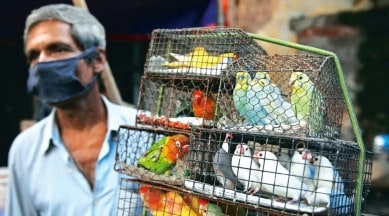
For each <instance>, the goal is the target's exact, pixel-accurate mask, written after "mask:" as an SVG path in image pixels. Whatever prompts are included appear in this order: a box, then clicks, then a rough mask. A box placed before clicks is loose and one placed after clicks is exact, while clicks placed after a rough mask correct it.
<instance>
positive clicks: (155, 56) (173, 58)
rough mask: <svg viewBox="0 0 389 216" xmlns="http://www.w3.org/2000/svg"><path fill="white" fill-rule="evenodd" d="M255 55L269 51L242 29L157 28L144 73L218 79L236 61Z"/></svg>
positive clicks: (153, 33)
mask: <svg viewBox="0 0 389 216" xmlns="http://www.w3.org/2000/svg"><path fill="white" fill-rule="evenodd" d="M252 54H257V55H264V54H266V52H265V50H264V49H262V48H261V47H260V46H259V45H258V44H257V43H256V42H255V41H254V40H253V39H252V38H250V37H249V36H248V35H247V34H246V33H245V32H243V31H242V30H240V29H235V28H224V27H212V28H186V29H156V30H154V31H153V32H152V35H151V42H150V47H149V51H148V53H147V56H146V63H145V71H144V72H145V74H146V75H150V74H154V75H160V74H164V73H166V74H169V75H170V76H171V77H172V76H217V75H220V73H221V71H222V70H223V69H225V68H226V67H227V66H228V64H229V63H231V62H232V61H233V60H234V59H236V58H239V57H244V56H248V55H252Z"/></svg>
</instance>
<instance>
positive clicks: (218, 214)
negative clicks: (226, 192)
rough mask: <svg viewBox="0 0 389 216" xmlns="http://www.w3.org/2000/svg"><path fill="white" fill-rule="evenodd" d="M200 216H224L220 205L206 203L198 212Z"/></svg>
mask: <svg viewBox="0 0 389 216" xmlns="http://www.w3.org/2000/svg"><path fill="white" fill-rule="evenodd" d="M200 215H201V216H224V215H225V214H223V210H222V208H220V206H218V205H216V204H213V203H208V204H207V206H206V208H205V209H203V210H202V212H201V213H200Z"/></svg>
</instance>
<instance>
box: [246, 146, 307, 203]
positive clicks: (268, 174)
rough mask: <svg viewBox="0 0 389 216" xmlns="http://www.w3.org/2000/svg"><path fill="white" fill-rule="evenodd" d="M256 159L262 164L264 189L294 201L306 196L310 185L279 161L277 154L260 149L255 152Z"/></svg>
mask: <svg viewBox="0 0 389 216" xmlns="http://www.w3.org/2000/svg"><path fill="white" fill-rule="evenodd" d="M254 160H255V161H257V162H258V163H259V164H260V165H261V166H260V170H261V171H262V172H263V175H262V188H261V189H262V190H264V191H266V192H269V193H272V194H274V195H277V196H280V197H284V198H285V197H287V198H291V199H292V201H294V202H295V201H299V200H300V198H305V195H306V194H307V192H308V190H309V187H308V186H307V185H305V184H304V183H303V182H302V181H300V180H299V179H298V178H296V177H295V176H291V175H290V174H289V171H288V170H287V169H286V168H285V167H283V166H282V165H281V163H279V161H278V159H277V157H276V155H275V154H273V153H272V152H270V151H259V152H256V153H255V154H254Z"/></svg>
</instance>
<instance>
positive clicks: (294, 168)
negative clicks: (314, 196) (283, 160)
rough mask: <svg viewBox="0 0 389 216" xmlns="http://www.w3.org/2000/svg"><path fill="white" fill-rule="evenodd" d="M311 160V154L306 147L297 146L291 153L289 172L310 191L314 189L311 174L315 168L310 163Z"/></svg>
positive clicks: (312, 174)
mask: <svg viewBox="0 0 389 216" xmlns="http://www.w3.org/2000/svg"><path fill="white" fill-rule="evenodd" d="M311 160H312V154H311V152H310V151H309V150H308V149H306V148H297V149H296V150H295V151H294V153H293V156H292V163H291V166H290V171H289V172H290V174H291V175H293V176H295V177H297V178H298V179H300V180H301V181H302V182H303V183H304V184H306V185H307V186H308V187H309V189H310V190H311V191H314V190H315V186H314V185H313V176H314V172H315V168H314V167H313V166H312V165H311V164H310V162H311Z"/></svg>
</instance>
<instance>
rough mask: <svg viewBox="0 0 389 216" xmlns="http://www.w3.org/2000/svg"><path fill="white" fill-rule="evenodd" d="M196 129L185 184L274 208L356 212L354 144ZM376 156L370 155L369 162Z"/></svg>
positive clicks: (356, 155)
mask: <svg viewBox="0 0 389 216" xmlns="http://www.w3.org/2000/svg"><path fill="white" fill-rule="evenodd" d="M193 130H194V132H195V133H196V134H199V135H198V136H191V147H192V148H190V151H189V154H188V157H187V160H186V168H187V169H188V173H189V174H188V175H187V176H186V179H185V182H184V186H185V187H186V188H188V189H190V190H193V191H195V192H197V193H205V194H207V195H209V196H213V197H218V198H220V199H224V200H230V201H234V202H242V203H246V204H250V205H252V206H253V207H256V206H262V207H264V206H266V207H269V208H273V211H276V210H279V211H280V212H285V211H286V212H290V213H293V211H294V213H295V214H296V213H297V212H299V213H304V212H305V213H310V214H320V215H321V214H329V215H350V214H353V213H354V207H355V203H354V193H355V187H356V176H357V174H358V172H359V167H358V152H359V149H358V148H356V145H355V143H353V142H349V141H341V140H337V141H333V140H331V141H329V140H326V139H317V138H315V139H307V138H303V137H298V136H286V135H283V136H281V135H273V136H271V135H266V134H256V133H247V132H239V131H226V130H219V129H206V128H200V127H198V128H197V127H196V128H195V127H194V128H193ZM228 137H230V138H228ZM223 145H225V146H223ZM199 146H200V147H199ZM238 146H239V147H238ZM242 149H244V150H242ZM261 154H262V155H263V157H264V158H261V156H260V155H261ZM371 160H372V158H370V157H369V158H368V161H369V162H368V164H371ZM312 173H313V174H312ZM367 173H371V169H370V170H368V172H367ZM367 175H369V174H367ZM367 178H368V176H367ZM367 178H366V179H365V180H367ZM366 182H367V181H366ZM367 192H368V188H365V191H364V193H367ZM285 198H286V199H285Z"/></svg>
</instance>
